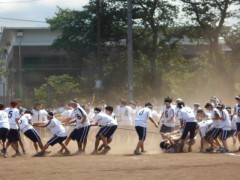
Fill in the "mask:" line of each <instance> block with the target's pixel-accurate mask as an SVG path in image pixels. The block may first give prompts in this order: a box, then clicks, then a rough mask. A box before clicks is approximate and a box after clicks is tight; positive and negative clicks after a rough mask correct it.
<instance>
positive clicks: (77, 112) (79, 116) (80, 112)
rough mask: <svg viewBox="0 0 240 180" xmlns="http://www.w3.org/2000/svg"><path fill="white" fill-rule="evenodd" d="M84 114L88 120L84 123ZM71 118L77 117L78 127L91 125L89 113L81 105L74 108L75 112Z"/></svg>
mask: <svg viewBox="0 0 240 180" xmlns="http://www.w3.org/2000/svg"><path fill="white" fill-rule="evenodd" d="M84 115H85V116H86V121H85V122H84V123H82V119H83V116H84ZM71 118H75V119H76V128H82V127H86V126H89V125H90V121H89V119H88V115H87V113H86V111H85V110H84V109H83V108H82V107H81V106H77V107H76V108H75V109H74V110H73V112H72V114H71Z"/></svg>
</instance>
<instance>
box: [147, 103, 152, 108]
mask: <svg viewBox="0 0 240 180" xmlns="http://www.w3.org/2000/svg"><path fill="white" fill-rule="evenodd" d="M145 107H149V108H151V107H153V105H152V104H151V103H150V102H147V103H145Z"/></svg>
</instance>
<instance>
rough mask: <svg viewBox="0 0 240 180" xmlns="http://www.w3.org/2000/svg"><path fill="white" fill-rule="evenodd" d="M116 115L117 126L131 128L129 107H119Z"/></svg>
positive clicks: (130, 109) (130, 110)
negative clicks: (117, 115)
mask: <svg viewBox="0 0 240 180" xmlns="http://www.w3.org/2000/svg"><path fill="white" fill-rule="evenodd" d="M118 113H119V117H118V123H119V125H127V126H132V108H131V107H130V106H120V108H119V112H118ZM116 114H117V113H116Z"/></svg>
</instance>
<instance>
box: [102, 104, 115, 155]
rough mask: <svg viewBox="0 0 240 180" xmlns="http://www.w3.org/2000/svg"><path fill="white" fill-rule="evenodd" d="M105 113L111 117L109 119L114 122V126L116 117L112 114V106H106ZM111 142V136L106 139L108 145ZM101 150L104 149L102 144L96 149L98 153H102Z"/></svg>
mask: <svg viewBox="0 0 240 180" xmlns="http://www.w3.org/2000/svg"><path fill="white" fill-rule="evenodd" d="M105 113H106V114H107V115H109V116H111V117H112V118H113V119H114V120H115V122H116V124H117V119H116V115H115V114H114V113H113V107H112V106H106V107H105ZM112 140H113V135H112V136H110V137H108V138H107V143H108V144H110V143H111V142H112ZM103 148H104V144H102V145H101V146H100V147H99V148H98V151H102V149H103Z"/></svg>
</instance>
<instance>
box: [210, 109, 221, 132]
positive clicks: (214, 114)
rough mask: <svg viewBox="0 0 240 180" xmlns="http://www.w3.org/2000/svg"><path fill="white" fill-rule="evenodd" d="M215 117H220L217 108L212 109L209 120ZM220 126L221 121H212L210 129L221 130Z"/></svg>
mask: <svg viewBox="0 0 240 180" xmlns="http://www.w3.org/2000/svg"><path fill="white" fill-rule="evenodd" d="M217 116H219V117H222V116H221V113H220V112H219V110H218V109H217V108H213V110H212V111H211V119H214V118H216V117H217ZM221 124H222V122H221V120H213V124H212V127H213V128H221Z"/></svg>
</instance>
